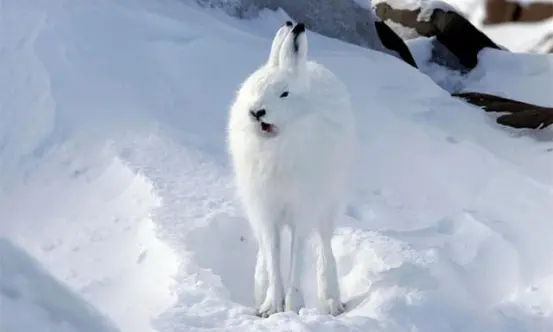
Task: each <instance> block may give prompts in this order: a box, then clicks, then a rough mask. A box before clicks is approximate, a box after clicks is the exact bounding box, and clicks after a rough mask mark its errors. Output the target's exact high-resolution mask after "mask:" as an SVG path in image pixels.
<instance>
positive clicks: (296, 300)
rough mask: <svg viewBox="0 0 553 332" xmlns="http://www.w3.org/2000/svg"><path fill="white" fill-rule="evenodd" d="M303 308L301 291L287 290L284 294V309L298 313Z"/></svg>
mask: <svg viewBox="0 0 553 332" xmlns="http://www.w3.org/2000/svg"><path fill="white" fill-rule="evenodd" d="M304 306H305V302H304V300H303V294H302V293H301V291H300V290H299V289H295V288H289V289H288V291H287V292H286V298H285V300H284V308H285V309H286V311H293V312H295V313H299V311H300V309H301V308H303V307H304Z"/></svg>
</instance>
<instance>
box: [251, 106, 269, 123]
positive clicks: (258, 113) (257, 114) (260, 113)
mask: <svg viewBox="0 0 553 332" xmlns="http://www.w3.org/2000/svg"><path fill="white" fill-rule="evenodd" d="M250 113H251V114H252V116H253V117H254V118H255V119H256V120H257V121H259V120H261V118H262V117H264V116H265V114H267V112H266V111H265V109H260V110H257V111H250Z"/></svg>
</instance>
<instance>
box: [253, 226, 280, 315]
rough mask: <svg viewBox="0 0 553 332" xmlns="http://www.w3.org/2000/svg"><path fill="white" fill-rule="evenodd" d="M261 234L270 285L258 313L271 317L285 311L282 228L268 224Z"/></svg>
mask: <svg viewBox="0 0 553 332" xmlns="http://www.w3.org/2000/svg"><path fill="white" fill-rule="evenodd" d="M261 236H262V240H261V249H262V250H263V255H264V259H266V262H265V264H266V265H267V274H268V286H267V294H266V295H265V301H263V303H262V304H261V305H260V306H259V308H258V315H259V316H260V317H269V316H270V315H272V314H274V313H277V312H282V311H284V289H283V285H282V277H281V270H280V229H279V227H278V226H277V224H273V225H267V227H266V228H265V229H264V231H263V233H262V234H261Z"/></svg>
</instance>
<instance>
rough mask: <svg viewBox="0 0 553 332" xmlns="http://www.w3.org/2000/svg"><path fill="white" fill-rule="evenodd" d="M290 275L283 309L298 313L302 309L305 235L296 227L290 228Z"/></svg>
mask: <svg viewBox="0 0 553 332" xmlns="http://www.w3.org/2000/svg"><path fill="white" fill-rule="evenodd" d="M290 231H291V232H290V233H291V235H292V236H291V240H292V242H291V246H290V249H291V251H290V274H289V276H288V289H287V290H286V298H285V301H284V302H285V309H286V310H287V311H294V312H296V313H298V312H299V310H300V309H301V308H303V307H304V300H303V293H302V291H301V276H302V271H303V265H304V257H303V256H304V249H305V243H306V234H305V232H302V231H300V230H298V229H297V228H296V227H294V226H291V227H290Z"/></svg>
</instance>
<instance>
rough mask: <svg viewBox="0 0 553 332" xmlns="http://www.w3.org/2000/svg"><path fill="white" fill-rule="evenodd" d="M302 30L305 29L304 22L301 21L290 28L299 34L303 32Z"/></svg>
mask: <svg viewBox="0 0 553 332" xmlns="http://www.w3.org/2000/svg"><path fill="white" fill-rule="evenodd" d="M304 31H305V24H303V23H298V24H296V26H295V27H294V29H292V33H293V34H295V35H299V34H300V33H302V32H304Z"/></svg>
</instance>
